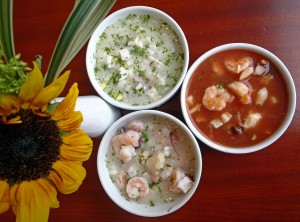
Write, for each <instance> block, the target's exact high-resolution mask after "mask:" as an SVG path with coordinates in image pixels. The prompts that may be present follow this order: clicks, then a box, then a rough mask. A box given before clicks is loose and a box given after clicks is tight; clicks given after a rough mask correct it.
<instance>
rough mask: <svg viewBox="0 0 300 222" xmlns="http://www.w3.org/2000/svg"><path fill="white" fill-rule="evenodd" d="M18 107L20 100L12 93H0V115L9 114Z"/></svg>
mask: <svg viewBox="0 0 300 222" xmlns="http://www.w3.org/2000/svg"><path fill="white" fill-rule="evenodd" d="M19 108H20V101H19V100H18V98H17V97H15V96H12V95H0V116H9V115H10V114H12V113H15V112H17V111H18V110H19Z"/></svg>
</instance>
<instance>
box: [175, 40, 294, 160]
mask: <svg viewBox="0 0 300 222" xmlns="http://www.w3.org/2000/svg"><path fill="white" fill-rule="evenodd" d="M180 99H181V109H182V113H183V116H184V119H185V121H186V123H187V125H188V127H189V128H190V129H191V131H192V132H193V133H194V135H195V136H196V137H197V138H198V139H200V140H201V141H202V142H204V143H205V144H207V145H208V146H209V147H211V148H214V149H216V150H219V151H222V152H226V153H234V154H243V153H251V152H255V151H258V150H261V149H263V148H265V147H268V146H270V145H271V144H272V143H274V142H275V141H276V140H277V139H279V137H280V136H281V135H282V134H283V133H284V132H285V131H286V129H287V128H288V126H289V124H290V123H291V121H292V118H293V116H294V112H295V108H296V90H295V85H294V81H293V79H292V76H291V74H290V72H289V70H288V69H287V68H286V66H285V65H284V63H283V62H282V61H281V60H280V59H279V58H278V57H277V56H275V55H274V54H273V53H271V52H270V51H268V50H266V49H264V48H262V47H259V46H256V45H252V44H247V43H230V44H225V45H221V46H218V47H215V48H213V49H211V50H209V51H208V52H206V53H204V54H203V55H201V56H200V57H199V58H198V59H197V60H196V61H195V62H194V64H193V65H192V66H191V67H190V68H189V70H188V72H187V75H186V78H185V80H184V82H183V84H182V89H181V98H180Z"/></svg>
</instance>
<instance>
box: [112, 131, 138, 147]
mask: <svg viewBox="0 0 300 222" xmlns="http://www.w3.org/2000/svg"><path fill="white" fill-rule="evenodd" d="M134 143H135V142H134V140H133V138H132V137H130V136H127V135H125V134H120V135H116V136H114V137H113V138H112V140H111V144H112V146H113V148H118V149H120V148H121V146H124V145H125V146H126V145H132V146H133V145H134Z"/></svg>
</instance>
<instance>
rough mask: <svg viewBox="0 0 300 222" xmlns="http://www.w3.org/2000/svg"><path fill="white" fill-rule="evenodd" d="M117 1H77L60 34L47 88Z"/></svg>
mask: <svg viewBox="0 0 300 222" xmlns="http://www.w3.org/2000/svg"><path fill="white" fill-rule="evenodd" d="M115 1H116V0H89V1H83V0H77V1H76V2H75V6H74V9H73V11H72V12H71V14H70V16H69V18H68V20H67V22H66V23H65V26H64V28H63V30H62V32H61V34H60V37H59V39H58V42H57V44H56V47H55V50H54V52H53V54H52V58H51V61H50V64H49V67H48V71H47V74H46V76H45V86H47V85H49V84H50V83H51V82H52V81H53V80H54V79H56V78H57V77H58V76H59V74H60V72H62V70H63V69H64V68H65V67H66V66H67V65H68V63H69V62H70V61H71V60H72V59H73V58H74V56H75V55H76V54H77V53H78V51H79V50H80V49H81V48H82V46H83V45H84V44H85V43H86V41H87V40H88V38H89V37H90V36H91V35H92V33H93V31H94V29H95V28H96V26H97V25H98V24H99V23H100V22H101V21H102V20H103V19H104V17H105V16H106V15H107V13H108V12H109V10H110V9H111V7H112V6H113V4H114V3H115Z"/></svg>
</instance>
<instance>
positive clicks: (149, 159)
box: [106, 116, 196, 207]
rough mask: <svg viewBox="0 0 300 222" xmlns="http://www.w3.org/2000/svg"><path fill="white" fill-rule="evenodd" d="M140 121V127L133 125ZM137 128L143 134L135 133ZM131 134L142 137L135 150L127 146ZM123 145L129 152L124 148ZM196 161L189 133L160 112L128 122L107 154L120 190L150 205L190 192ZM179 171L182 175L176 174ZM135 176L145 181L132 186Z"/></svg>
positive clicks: (129, 198) (110, 170) (113, 178)
mask: <svg viewBox="0 0 300 222" xmlns="http://www.w3.org/2000/svg"><path fill="white" fill-rule="evenodd" d="M136 125H138V126H139V127H138V128H136V127H133V126H136ZM140 126H142V127H140ZM135 132H136V133H137V135H139V137H136V136H134V135H135ZM120 135H121V136H120ZM128 135H129V137H131V138H133V139H134V140H135V141H139V143H135V145H134V146H136V145H137V147H135V148H134V150H131V149H127V148H128V147H130V146H131V145H128V137H127V136H128ZM124 136H125V137H124ZM126 138H127V139H126ZM121 147H122V148H121ZM124 147H126V148H124ZM123 148H124V149H127V152H123V151H124V150H122V151H120V150H121V149H123ZM128 157H129V158H128ZM122 158H123V159H122ZM195 161H196V160H195V155H194V152H193V147H192V143H191V142H190V140H189V139H188V137H187V135H186V133H185V132H184V131H183V130H182V129H180V128H179V127H178V126H177V125H175V124H174V123H173V122H170V121H169V120H166V119H162V118H157V117H156V116H153V117H147V118H143V119H140V120H135V121H133V122H130V123H128V124H126V125H124V127H123V128H122V129H119V130H118V132H117V133H116V136H115V137H113V139H112V141H111V147H110V149H109V151H108V153H107V156H106V164H107V168H108V171H109V174H110V177H111V180H112V182H113V183H114V184H115V185H116V186H117V187H118V189H119V190H120V193H121V194H122V195H123V196H124V197H125V198H126V199H128V200H129V201H136V202H137V203H141V204H144V205H145V206H149V207H153V206H158V205H161V204H164V203H170V202H172V201H174V200H175V199H176V198H177V197H178V196H179V195H184V194H185V193H187V192H188V191H189V190H190V188H191V187H192V186H193V185H194V182H193V176H194V173H195ZM175 172H177V173H179V175H180V178H178V177H177V178H174V175H173V174H174V173H175ZM132 178H138V179H139V181H140V182H142V183H141V184H136V183H134V184H133V187H130V186H129V185H128V184H129V183H130V182H129V181H131V179H132ZM175 179H176V180H175ZM143 184H144V185H145V184H146V187H148V190H145V188H144V185H143ZM146 191H148V192H146Z"/></svg>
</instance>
